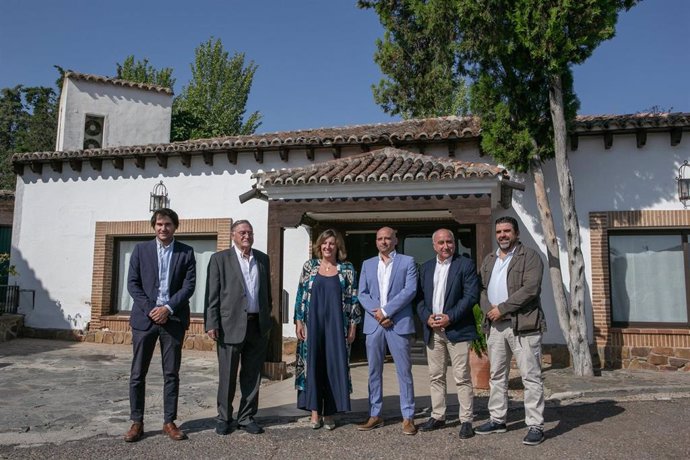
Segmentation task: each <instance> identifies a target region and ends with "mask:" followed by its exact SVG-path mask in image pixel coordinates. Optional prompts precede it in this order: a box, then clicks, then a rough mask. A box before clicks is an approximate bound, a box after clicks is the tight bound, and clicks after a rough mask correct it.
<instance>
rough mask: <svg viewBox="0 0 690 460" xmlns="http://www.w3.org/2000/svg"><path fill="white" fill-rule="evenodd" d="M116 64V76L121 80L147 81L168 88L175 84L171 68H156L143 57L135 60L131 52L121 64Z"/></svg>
mask: <svg viewBox="0 0 690 460" xmlns="http://www.w3.org/2000/svg"><path fill="white" fill-rule="evenodd" d="M116 65H117V78H119V79H122V80H128V81H133V82H137V83H149V84H153V85H158V86H163V87H166V88H170V89H172V88H173V85H174V84H175V79H174V78H173V77H172V73H173V69H171V68H170V67H164V68H163V69H161V70H158V69H156V68H154V67H153V66H152V65H150V64H149V60H148V59H147V58H144V60H143V61H135V60H134V55H133V54H132V55H129V56H127V57H126V58H125V61H124V62H123V63H122V64H120V63H117V64H116Z"/></svg>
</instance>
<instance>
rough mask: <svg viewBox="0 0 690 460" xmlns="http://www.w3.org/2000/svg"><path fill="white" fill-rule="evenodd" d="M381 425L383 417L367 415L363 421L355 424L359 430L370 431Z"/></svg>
mask: <svg viewBox="0 0 690 460" xmlns="http://www.w3.org/2000/svg"><path fill="white" fill-rule="evenodd" d="M382 426H383V417H369V420H367V421H366V422H365V423H362V424H360V425H357V429H358V430H359V431H371V430H373V429H374V428H381V427H382Z"/></svg>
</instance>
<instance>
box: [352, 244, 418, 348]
mask: <svg viewBox="0 0 690 460" xmlns="http://www.w3.org/2000/svg"><path fill="white" fill-rule="evenodd" d="M391 263H392V264H393V267H392V270H391V277H390V280H389V283H388V286H387V289H388V302H387V303H386V305H381V292H380V290H379V280H378V266H379V256H376V257H372V258H371V259H367V260H365V261H364V263H363V264H362V273H361V274H360V276H359V295H358V296H357V297H358V299H359V303H360V304H361V305H362V306H363V307H364V310H366V312H367V314H366V315H364V333H365V334H372V333H374V332H375V331H376V330H377V329H378V328H379V327H382V326H381V325H380V324H379V322H378V321H376V318H374V313H373V311H374V309H376V308H381V307H384V310H385V311H386V315H388V317H389V318H390V319H391V320H392V321H393V330H394V331H395V332H396V333H397V334H401V335H402V334H413V333H414V319H413V318H414V313H413V309H412V303H413V301H414V299H415V296H416V295H417V264H416V263H415V261H414V259H413V258H412V257H410V256H406V255H403V254H396V255H395V258H393V261H392V262H391Z"/></svg>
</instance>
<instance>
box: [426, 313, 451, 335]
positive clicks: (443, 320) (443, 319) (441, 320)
mask: <svg viewBox="0 0 690 460" xmlns="http://www.w3.org/2000/svg"><path fill="white" fill-rule="evenodd" d="M426 323H427V324H428V325H429V327H430V328H432V329H436V330H441V331H443V330H445V328H447V327H448V325H449V324H450V317H449V316H448V315H446V314H445V313H435V314H434V313H432V314H431V315H429V319H427V320H426Z"/></svg>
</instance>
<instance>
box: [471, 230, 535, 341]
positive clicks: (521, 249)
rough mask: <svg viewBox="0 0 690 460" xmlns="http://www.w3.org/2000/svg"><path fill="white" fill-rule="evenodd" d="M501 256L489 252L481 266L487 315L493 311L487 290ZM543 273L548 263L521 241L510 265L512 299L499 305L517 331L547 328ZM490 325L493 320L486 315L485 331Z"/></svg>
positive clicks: (484, 305)
mask: <svg viewBox="0 0 690 460" xmlns="http://www.w3.org/2000/svg"><path fill="white" fill-rule="evenodd" d="M497 257H498V256H497V255H496V253H495V252H492V253H491V254H489V255H487V256H486V257H485V258H484V261H483V262H482V266H481V268H480V269H479V273H480V275H481V277H482V280H481V281H482V292H481V301H480V306H481V307H482V311H483V312H484V314H485V315H486V313H488V312H489V310H491V304H490V303H489V297H488V295H487V289H488V288H489V281H491V274H492V273H493V269H494V265H496V258H497ZM543 272H544V263H543V262H542V260H541V256H540V255H539V253H538V252H537V251H535V250H534V249H531V248H528V247H527V246H525V245H523V244H522V243H519V242H518V245H517V247H516V248H515V253H514V254H513V258H512V259H510V263H509V264H508V274H507V277H506V282H507V287H508V299H507V300H506V301H505V302H503V303H501V304H499V305H498V311H500V312H501V315H503V316H504V317H505V318H509V319H510V320H511V321H512V325H513V330H514V332H515V333H516V334H520V333H534V332H536V331H539V332H544V331H546V320H545V318H544V311H543V310H542V308H541V298H540V296H541V280H542V276H543ZM490 326H491V321H490V320H489V319H488V318H486V317H484V330H485V331H486V332H488V331H489V328H490Z"/></svg>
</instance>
